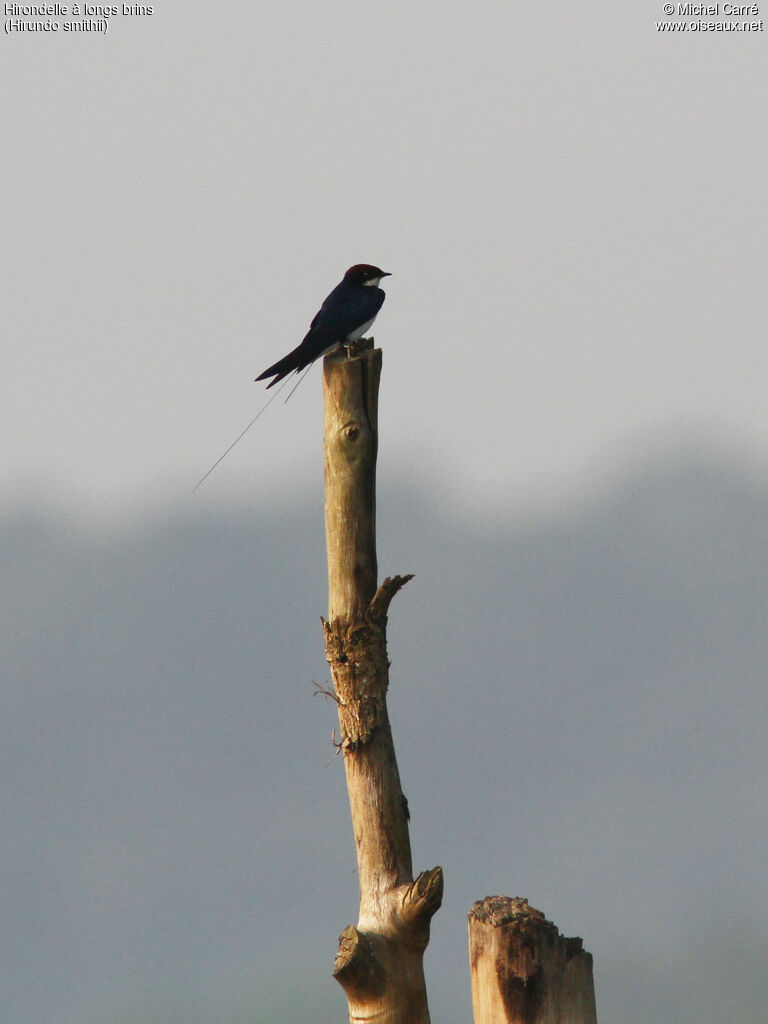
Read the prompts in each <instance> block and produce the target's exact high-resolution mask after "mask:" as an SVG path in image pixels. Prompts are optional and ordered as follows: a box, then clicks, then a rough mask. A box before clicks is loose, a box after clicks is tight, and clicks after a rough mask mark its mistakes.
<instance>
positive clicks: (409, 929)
mask: <svg viewBox="0 0 768 1024" xmlns="http://www.w3.org/2000/svg"><path fill="white" fill-rule="evenodd" d="M380 374H381V351H380V350H378V349H373V348H372V345H371V342H367V343H364V344H361V345H359V346H357V348H356V350H355V354H354V355H353V356H352V357H351V358H349V357H348V356H347V353H346V352H345V351H344V350H341V351H337V352H335V353H332V354H330V355H328V356H326V357H325V360H324V363H323V394H324V400H325V435H324V436H325V442H324V449H325V529H326V541H327V547H328V594H329V597H328V621H327V622H326V621H324V622H323V629H324V631H325V645H326V657H327V659H328V663H329V665H330V667H331V675H332V678H333V685H334V691H335V695H336V702H337V705H338V711H339V725H340V728H341V739H340V749H341V751H342V753H343V756H344V768H345V772H346V778H347V790H348V793H349V803H350V809H351V812H352V826H353V830H354V837H355V847H356V851H357V865H358V876H359V882H360V914H359V920H358V922H357V926H354V925H350V926H349V927H348V928H346V929H345V930H344V932H343V933H342V935H341V938H340V939H339V948H338V952H337V954H336V964H335V967H334V972H333V973H334V977H335V978H336V979H337V980H338V981H339V983H340V984H341V985H342V987H343V989H344V992H345V994H346V996H347V1001H348V1004H349V1018H350V1021H352V1022H359V1021H362V1020H365V1021H375V1022H376V1024H428V1022H429V1010H428V1008H427V993H426V985H425V981H424V970H423V955H424V950H425V949H426V946H427V943H428V941H429V923H430V920H431V918H432V915H433V914H434V913H435V911H436V910H437V909H438V907H439V906H440V902H441V900H442V889H443V875H442V870H441V868H439V867H436V868H433V869H432V870H431V871H424V872H422V873H421V874H420V875H419V876H418V877H417V878H416V879H415V880H414V878H413V869H412V866H411V847H410V839H409V835H408V817H409V815H408V804H407V801H406V799H405V796H404V795H403V792H402V789H401V788H400V776H399V774H398V770H397V761H396V760H395V748H394V744H393V742H392V732H391V729H390V725H389V717H388V714H387V700H386V694H387V687H388V685H389V662H388V660H387V645H386V626H387V612H388V609H389V604H390V601H391V600H392V598H393V597H394V595H395V594H396V593H397V591H398V590H399V589H400V588H401V587H402V586H403V585H404V584H405V583H407V582H408V580H409V579H410V578H411V577H410V576H394V577H392V578H388V579H385V580H384V582H383V583H382V584H381V586H379V587H377V560H376V454H377V447H378V432H377V431H378V393H379V377H380Z"/></svg>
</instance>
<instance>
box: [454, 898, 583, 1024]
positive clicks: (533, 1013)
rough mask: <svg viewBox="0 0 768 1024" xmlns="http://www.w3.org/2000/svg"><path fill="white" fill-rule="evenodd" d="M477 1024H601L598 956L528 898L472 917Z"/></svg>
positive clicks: (489, 904)
mask: <svg viewBox="0 0 768 1024" xmlns="http://www.w3.org/2000/svg"><path fill="white" fill-rule="evenodd" d="M469 959H470V971H471V977H472V1010H473V1014H474V1019H475V1024H597V1012H596V1009H595V989H594V983H593V980H592V956H591V955H590V954H589V953H587V952H586V951H585V950H584V948H583V945H582V941H581V939H579V938H574V939H567V938H565V937H564V936H562V935H560V933H559V932H558V930H557V928H556V927H555V925H554V924H552V922H551V921H547V919H546V918H545V917H544V915H543V914H542V912H541V911H540V910H536V908H535V907H532V906H530V905H529V903H528V901H527V900H525V899H518V898H515V899H510V898H509V897H506V896H489V897H487V898H486V899H484V900H480V901H479V902H478V903H475V905H474V906H473V907H472V910H471V911H470V912H469Z"/></svg>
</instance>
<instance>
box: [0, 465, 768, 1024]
mask: <svg viewBox="0 0 768 1024" xmlns="http://www.w3.org/2000/svg"><path fill="white" fill-rule="evenodd" d="M379 533H380V544H379V554H380V567H381V570H382V575H383V574H386V573H393V572H414V573H415V574H416V578H415V579H414V580H413V582H412V583H410V584H409V586H408V587H407V588H406V589H405V590H404V591H403V593H402V594H401V595H399V596H398V597H397V598H396V600H395V602H394V604H393V607H392V610H391V615H390V656H391V658H392V662H393V667H392V691H391V713H392V718H393V728H394V732H395V741H396V745H397V750H398V755H399V758H400V764H401V774H402V776H403V784H404V789H405V792H406V795H407V796H408V799H409V802H410V807H411V813H412V838H413V845H414V859H415V864H416V867H417V868H418V869H422V868H425V867H431V866H432V865H434V864H436V863H440V864H442V865H443V867H444V869H445V874H446V900H445V904H444V907H443V909H442V910H441V912H440V913H439V914H438V916H437V917H436V919H435V922H434V925H433V937H432V942H431V946H430V950H429V952H428V954H427V972H428V979H429V985H430V1002H431V1006H432V1011H433V1018H434V1020H435V1021H436V1022H442V1024H467V1022H468V1021H469V1020H470V1019H471V1010H470V998H469V973H468V970H467V967H466V923H465V918H466V912H467V911H468V909H469V907H470V906H471V904H472V902H473V901H474V900H476V899H480V898H482V897H484V896H486V895H490V894H492V893H496V892H504V893H506V894H508V895H522V896H527V897H528V898H529V899H530V900H531V902H532V903H533V904H534V905H536V906H538V907H540V908H541V909H542V910H544V911H545V912H546V914H547V915H548V916H549V917H550V918H552V919H553V920H554V921H555V922H556V923H557V925H558V926H559V927H560V928H561V930H563V931H564V932H566V933H567V934H579V935H582V936H583V937H584V941H585V946H586V948H587V949H589V950H590V951H592V952H593V953H594V955H595V962H596V972H595V975H596V985H597V1000H598V1014H599V1016H600V1019H601V1020H602V1021H604V1022H606V1024H667V1022H668V1024H694V1022H695V1024H723V1022H724V1021H728V1024H757V1022H758V1021H760V1020H763V1019H765V1005H766V991H765V980H764V978H765V971H764V964H765V954H766V952H768V926H766V923H765V922H766V920H767V919H768V892H767V891H766V885H765V851H766V849H768V818H767V816H766V813H765V808H766V804H767V800H766V797H767V794H766V772H765V769H766V749H768V744H767V743H766V732H767V731H768V730H767V729H766V720H767V717H768V716H767V714H766V712H767V709H766V680H767V679H768V630H767V629H766V612H767V610H768V490H766V488H765V487H764V486H762V484H760V483H759V482H757V481H755V480H752V479H750V478H748V477H747V476H745V475H742V474H739V473H737V472H735V471H732V470H730V469H729V468H728V467H726V466H718V465H705V464H701V463H690V464H685V463H681V462H680V461H679V460H677V461H675V462H670V464H669V465H667V466H660V467H658V468H657V469H656V470H655V471H653V472H651V473H648V474H646V475H643V476H641V477H638V478H636V479H632V480H628V481H627V482H626V484H625V485H623V486H622V487H621V488H619V489H617V490H616V491H614V492H612V493H609V494H605V495H603V496H602V498H601V499H600V500H597V501H595V502H594V503H593V504H592V505H591V506H589V507H579V508H578V509H574V510H572V511H571V512H570V513H568V512H566V513H562V514H559V515H557V516H554V515H553V516H552V517H550V518H548V519H540V520H533V519H529V520H525V519H522V518H520V517H515V516H510V518H509V520H508V521H501V520H499V521H497V522H495V523H494V524H492V525H488V524H480V523H478V522H475V521H472V520H470V519H468V518H466V517H465V518H461V517H458V516H455V515H452V514H451V511H450V509H448V508H446V507H445V504H444V503H438V502H437V501H436V500H433V499H431V498H430V497H429V496H428V495H425V494H423V493H417V492H416V491H414V490H410V491H409V490H406V489H400V490H396V491H395V492H392V493H388V494H386V495H382V496H381V497H380V524H379ZM0 534H1V537H0V543H1V550H2V560H3V572H2V577H1V578H0V594H1V595H2V598H1V599H2V608H3V636H4V643H3V648H4V657H3V668H2V693H3V722H4V729H3V743H2V755H1V756H2V778H3V808H4V809H3V822H4V827H3V830H2V888H3V892H4V900H3V903H4V918H5V920H4V929H3V930H4V934H5V941H4V943H3V947H4V951H3V963H4V966H3V975H4V976H3V978H2V991H3V998H2V1001H1V1002H0V1022H2V1024H107V1022H109V1024H113V1022H115V1024H129V1022H131V1024H144V1022H150V1021H151V1022H153V1024H177V1022H178V1024H181V1022H182V1021H183V1022H185V1024H235V1022H238V1024H240V1022H243V1024H244V1022H245V1021H251V1022H253V1021H264V1022H268V1021H269V1022H273V1021H274V1022H278V1021H281V1020H284V1021H294V1022H301V1021H305V1022H306V1024H324V1022H328V1024H330V1022H331V1021H334V1022H335V1021H339V1020H343V1019H345V1003H344V1000H343V996H342V993H341V990H340V989H338V986H336V985H335V983H334V982H332V981H331V980H330V979H329V970H330V966H331V963H332V958H333V954H334V952H335V946H336V937H337V935H338V933H339V932H340V931H341V929H342V928H343V927H344V926H345V925H347V924H348V923H350V922H353V921H355V920H356V910H357V891H356V887H357V880H356V876H355V874H354V854H353V849H352V839H351V834H350V832H351V830H350V826H349V822H348V812H347V807H346V794H345V791H344V782H343V772H342V767H341V763H340V761H339V759H338V758H336V757H335V755H334V749H333V746H332V745H331V742H330V740H331V732H332V729H333V727H334V724H335V715H334V708H333V706H332V704H330V702H326V701H324V700H323V699H322V698H317V697H315V698H313V696H312V694H313V689H314V687H313V681H317V682H320V683H322V682H324V681H325V680H326V679H327V667H326V665H325V663H324V660H323V644H322V638H321V631H320V624H319V616H320V615H321V614H323V612H324V610H325V597H326V591H325V588H326V580H325V559H324V549H323V544H324V535H323V523H322V499H321V497H320V496H318V495H314V496H313V497H312V498H311V500H310V498H309V497H307V499H306V501H305V502H304V503H303V504H302V505H300V506H299V505H297V506H294V507H282V508H271V509H270V508H263V509H259V508H258V507H253V508H249V509H239V510H238V511H237V512H232V513H231V514H221V515H212V514H206V513H196V514H190V513H189V512H186V511H185V512H181V511H179V512H174V511H173V510H169V511H168V513H167V515H166V516H165V518H164V519H163V520H162V521H156V522H153V523H151V524H144V525H141V526H139V527H136V529H134V530H129V531H125V530H123V531H119V532H115V533H114V534H113V535H109V534H104V533H103V532H93V533H91V532H89V531H88V530H87V529H86V528H85V527H82V528H80V529H73V528H72V527H71V526H69V527H66V528H65V527H64V526H63V525H62V524H60V523H58V522H57V521H56V519H55V517H53V516H52V515H51V514H48V513H47V512H46V510H45V509H44V508H26V509H16V510H14V511H8V512H6V514H5V516H4V517H2V522H1V523H0ZM760 965H762V966H760ZM337 989H338V991H337Z"/></svg>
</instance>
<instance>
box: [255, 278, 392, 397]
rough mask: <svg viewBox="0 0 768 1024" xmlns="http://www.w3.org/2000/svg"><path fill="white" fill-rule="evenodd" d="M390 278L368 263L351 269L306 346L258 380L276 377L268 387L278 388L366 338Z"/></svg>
mask: <svg viewBox="0 0 768 1024" xmlns="http://www.w3.org/2000/svg"><path fill="white" fill-rule="evenodd" d="M390 276H391V275H390V274H388V273H386V271H384V270H379V268H378V267H372V266H370V265H369V264H367V263H357V264H355V266H354V267H350V268H349V270H348V271H347V272H346V274H345V275H344V277H343V279H342V281H341V282H340V283H339V284H337V285H336V287H335V288H334V289H333V291H332V292H331V294H330V295H329V296H328V298H327V299H326V300H325V302H324V303H323V304H322V306H321V307H320V311H319V313H318V314H317V315H316V316H315V319H314V320H313V321H312V323H311V324H310V327H309V330H308V331H307V334H306V337H305V338H304V340H303V341H302V343H301V344H300V345H299V346H298V347H297V348H295V349H294V350H293V352H289V353H288V355H287V356H283V358H282V359H279V360H278V361H277V362H276V363H273V365H272V366H270V367H269V369H268V370H265V371H264V372H263V373H260V374H259V376H258V377H257V378H256V380H265V379H266V378H267V377H273V378H274V379H273V380H271V381H270V382H269V384H267V388H271V387H274V385H275V384H277V382H278V381H281V380H282V379H283V377H287V376H288V374H289V373H291V371H295V372H296V373H298V372H299V370H303V369H304V367H305V366H309V365H310V363H314V361H315V360H316V359H318V358H319V357H320V356H322V355H325V353H326V352H330V351H331V350H332V349H334V348H337V347H338V346H339V345H346V344H347V343H348V342H351V341H355V340H357V338H362V336H363V335H364V334H365V332H366V331H367V330H368V328H369V327H370V326H371V324H372V323H373V321H374V320H375V319H376V314H377V313H378V312H379V310H380V309H381V304H382V303H383V302H384V292H383V291H382V290H381V288H379V282H380V281H381V279H382V278H383V277H390Z"/></svg>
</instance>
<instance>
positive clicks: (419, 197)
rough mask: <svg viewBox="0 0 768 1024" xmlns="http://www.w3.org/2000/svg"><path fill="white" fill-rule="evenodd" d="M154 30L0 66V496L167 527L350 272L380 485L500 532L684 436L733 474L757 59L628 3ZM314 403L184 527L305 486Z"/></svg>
mask: <svg viewBox="0 0 768 1024" xmlns="http://www.w3.org/2000/svg"><path fill="white" fill-rule="evenodd" d="M155 11H156V13H155V14H154V15H153V16H151V17H144V18H128V17H120V18H115V19H112V21H111V23H110V27H109V31H108V33H107V34H106V35H93V34H92V35H84V34H81V35H78V36H75V35H71V34H68V35H66V36H65V35H64V34H63V33H59V34H58V35H47V36H40V35H34V36H33V35H12V36H6V37H5V38H4V39H3V43H2V47H3V53H2V62H1V64H2V66H1V67H0V74H1V75H2V77H3V80H4V85H3V89H2V100H0V103H2V107H3V118H2V123H3V138H4V141H3V146H2V152H1V153H0V165H1V166H2V180H3V182H4V186H3V190H4V199H5V202H4V204H3V222H4V231H3V234H4V240H5V244H4V246H3V251H2V279H3V282H4V288H3V291H4V302H3V321H4V325H5V330H4V334H5V342H4V346H3V348H4V351H5V360H4V372H3V374H2V382H1V383H0V387H2V400H1V402H0V405H1V406H2V410H3V412H2V415H3V437H4V444H3V446H2V455H1V457H2V471H1V472H2V480H3V482H4V486H6V487H9V488H10V489H11V491H12V492H16V493H18V492H24V491H27V490H29V489H43V490H44V491H46V492H48V493H50V494H55V495H57V496H58V497H59V498H60V499H61V500H63V501H65V502H67V503H69V504H73V505H76V506H90V507H95V508H97V509H99V510H101V511H106V512H118V511H120V510H121V509H126V508H133V507H136V506H137V505H142V504H145V503H146V502H148V501H150V500H153V499H152V496H153V495H154V496H155V499H156V498H157V497H158V496H159V497H163V498H167V497H171V496H174V495H176V496H180V497H183V498H184V500H187V499H188V495H189V490H190V488H191V486H192V484H194V482H195V480H196V479H197V478H198V477H199V476H200V474H201V473H202V472H203V471H204V470H205V469H206V468H207V466H208V465H209V464H210V463H211V462H212V461H213V459H214V458H215V457H216V456H217V455H218V454H219V453H220V452H221V451H222V450H223V448H225V447H226V445H227V444H228V443H229V442H230V441H231V440H232V438H233V437H234V436H235V435H236V434H237V433H238V432H239V431H240V429H242V427H243V426H244V425H245V423H247V422H248V420H249V419H250V418H251V416H252V415H253V414H254V413H255V412H256V410H257V409H258V408H259V406H260V403H261V402H262V401H263V391H262V388H261V386H260V385H256V384H254V383H253V382H252V378H253V377H255V376H256V374H257V373H258V372H259V371H261V370H262V369H263V368H264V367H265V366H266V365H267V364H268V363H270V362H272V361H274V359H276V358H278V357H279V356H280V355H282V354H283V353H284V352H285V351H287V350H288V349H289V348H291V347H293V346H294V345H295V344H296V343H298V341H299V340H300V339H301V337H302V336H303V334H304V331H305V330H306V327H307V324H308V322H309V320H310V318H311V317H312V315H313V314H314V312H315V310H316V309H317V306H318V304H319V302H320V301H321V300H322V298H323V297H324V296H325V295H326V294H327V292H328V291H329V289H330V288H331V287H332V286H333V285H334V284H335V283H336V282H337V281H338V280H339V279H340V277H341V275H342V273H343V271H344V270H345V269H346V267H347V266H348V265H350V264H351V263H353V262H357V261H360V260H364V261H371V262H375V263H377V264H379V265H380V266H382V267H384V269H386V270H390V271H392V273H393V277H392V278H391V279H388V281H387V293H388V298H387V302H386V303H385V305H384V309H383V311H382V313H381V315H380V317H379V320H378V322H377V324H376V328H375V332H374V333H375V336H376V340H377V343H378V344H380V345H381V346H382V347H383V349H384V357H385V376H384V379H383V394H382V455H381V458H382V471H383V472H385V473H386V472H391V473H399V472H405V473H406V474H409V475H411V476H420V477H423V476H424V475H428V476H431V477H432V478H433V479H434V480H435V481H436V482H438V481H441V480H443V481H450V482H451V484H458V485H459V487H460V488H461V487H462V485H465V484H472V485H474V486H475V488H476V492H475V493H476V494H477V495H478V496H480V497H481V498H482V497H485V496H489V495H495V496H496V497H497V498H501V499H503V500H506V499H508V498H510V497H512V496H514V497H516V498H521V497H526V496H528V497H533V496H535V495H536V494H540V493H549V492H552V491H558V490H561V489H562V488H564V487H566V488H567V487H572V486H573V485H578V484H579V483H580V482H583V481H584V480H586V479H589V478H590V475H591V476H594V475H595V474H597V475H599V474H600V473H603V472H605V471H606V469H607V468H609V467H610V466H612V465H614V466H615V465H616V464H620V463H621V461H622V459H623V458H624V455H625V452H626V451H627V450H630V449H631V448H632V446H635V445H637V444H639V445H640V446H650V447H656V448H660V447H661V448H663V447H666V446H667V445H668V444H669V443H670V442H671V441H672V440H673V439H674V438H675V437H677V436H679V435H681V434H685V435H689V434H691V433H693V434H694V435H697V434H698V433H702V436H704V437H705V438H707V437H722V438H724V439H725V441H726V442H727V443H730V444H733V445H734V446H735V447H737V448H742V449H744V450H745V451H751V452H753V453H755V454H757V455H758V457H760V458H762V454H763V452H764V450H765V441H764V439H765V437H766V434H768V402H766V400H765V398H766V388H765V369H766V357H765V334H766V332H765V326H766V305H767V303H768V299H767V298H766V295H767V294H768V289H766V287H765V277H766V261H765V247H764V240H765V237H766V206H765V182H766V172H767V171H768V132H766V92H767V91H768V76H766V74H765V69H766V40H767V39H768V36H767V35H766V33H765V32H752V33H749V34H736V33H727V34H726V33H714V32H713V33H708V34H704V33H701V32H697V33H688V34H676V35H674V34H670V33H661V32H659V31H657V30H656V28H655V24H654V23H655V21H657V20H662V21H663V20H665V18H664V15H663V13H662V5H661V3H657V2H655V0H654V2H647V0H644V2H643V3H635V2H633V3H628V2H625V3H614V4H602V5H601V4H595V3H592V4H587V3H583V2H574V0H569V2H568V3H562V2H561V3H557V2H555V3H550V4H547V5H541V4H528V5H510V4H502V3H488V4H479V5H477V4H476V5H466V4H465V5H456V4H454V5H445V4H437V3H422V4H417V5H414V4H412V3H404V2H393V3H390V4H387V5H381V4H376V3H373V4H371V3H367V4H352V3H339V2H333V3H330V4H323V5H314V6H313V5H310V4H308V3H287V4H286V3H283V4H280V5H277V4H269V5H267V4H264V5H256V6H254V5H252V4H229V5H224V6H221V5H204V4H200V3H197V2H188V3H185V4H183V5H182V4H159V5H155ZM667 20H668V19H667ZM720 20H724V19H722V18H721V19H720ZM318 377H319V371H318V370H317V368H316V369H315V370H313V372H312V374H311V375H310V377H309V379H308V380H307V382H305V384H304V385H303V386H302V390H301V391H300V392H299V393H298V395H297V396H296V397H295V398H294V399H293V400H292V402H291V404H290V405H289V406H288V407H287V409H283V408H279V407H277V406H273V407H272V408H271V409H270V410H269V412H268V413H267V415H266V416H265V417H264V418H263V419H262V420H261V421H260V422H259V424H258V426H257V427H256V428H254V430H253V431H252V433H251V434H250V435H249V436H248V438H247V440H245V441H244V442H242V444H241V445H240V447H239V448H238V449H236V450H235V451H234V452H233V453H232V454H231V455H230V456H229V458H228V459H227V460H226V462H225V463H223V464H222V466H221V467H220V468H219V469H218V470H217V473H216V476H214V477H212V478H211V479H210V480H209V481H208V482H207V484H206V488H205V490H204V491H201V492H200V493H199V495H198V497H197V498H196V499H195V500H196V501H201V502H206V503H207V502H215V501H219V500H226V499H227V498H228V497H231V496H232V495H233V494H234V493H237V492H242V491H249V492H253V493H254V494H256V495H260V496H264V495H266V494H272V493H274V492H276V491H285V490H289V489H291V488H292V487H293V486H295V482H296V481H297V480H300V479H305V478H306V477H307V476H308V475H311V474H315V475H316V476H317V478H318V480H319V478H320V472H321V468H320V465H319V463H320V458H319V444H320V430H321V426H320V387H319V381H318ZM465 489H466V488H465Z"/></svg>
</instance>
